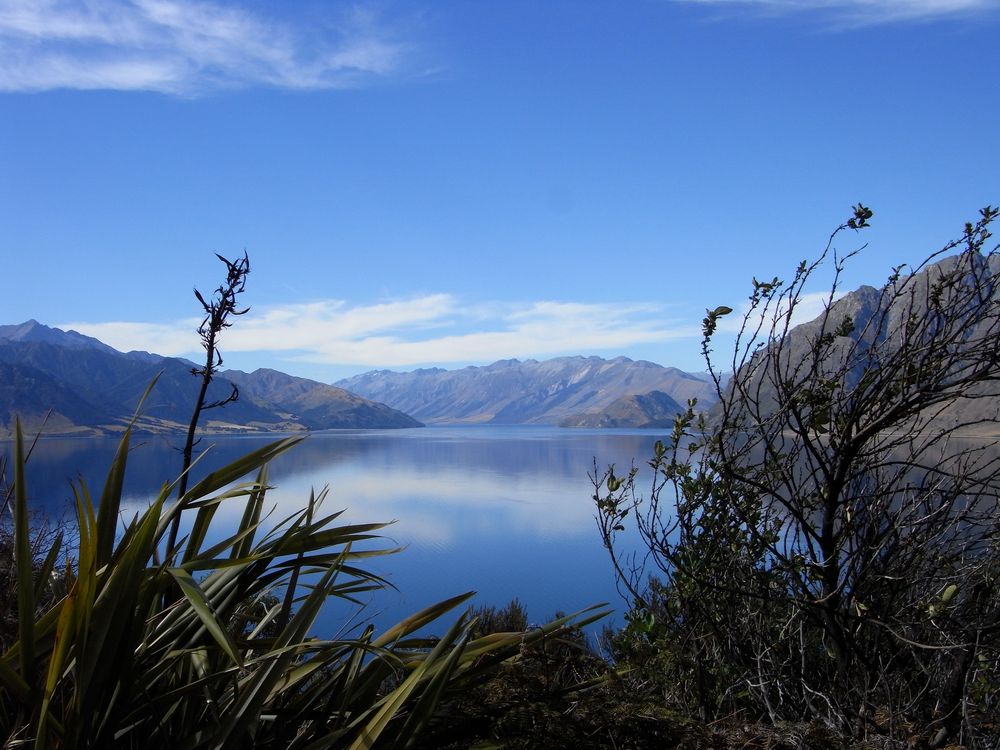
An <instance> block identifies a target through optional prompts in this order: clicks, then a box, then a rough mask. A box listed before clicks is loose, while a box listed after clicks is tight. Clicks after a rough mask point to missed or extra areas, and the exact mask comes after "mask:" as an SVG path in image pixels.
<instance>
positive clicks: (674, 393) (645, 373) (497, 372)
mask: <svg viewBox="0 0 1000 750" xmlns="http://www.w3.org/2000/svg"><path fill="white" fill-rule="evenodd" d="M335 385H338V386H340V387H341V388H346V389H347V390H349V391H352V392H353V393H358V394H360V395H362V396H364V397H365V398H370V399H372V400H373V401H378V402H381V403H384V404H388V405H389V406H391V407H393V408H395V409H399V410H401V411H403V412H406V413H407V414H411V415H412V416H413V417H415V418H416V419H420V420H422V421H425V422H438V423H449V422H451V423H474V424H479V423H484V422H492V423H495V424H558V423H559V422H561V421H562V420H564V419H566V418H567V417H572V416H576V415H579V414H581V413H591V412H597V411H600V410H602V409H604V408H606V407H608V406H610V405H611V404H612V403H613V402H614V401H615V400H616V399H619V398H622V397H625V396H629V397H632V396H641V395H643V394H647V393H649V392H650V391H656V390H658V391H663V392H664V393H665V394H667V395H669V396H670V397H671V398H673V399H675V400H676V401H677V402H680V403H686V402H687V400H688V399H689V398H697V399H698V400H699V402H701V403H704V404H706V405H708V404H710V403H711V402H712V401H713V400H714V399H713V395H714V392H715V391H714V384H710V383H706V382H705V381H704V380H703V379H701V378H698V377H696V376H693V375H689V374H688V373H684V372H682V371H680V370H677V369H676V368H672V367H671V368H667V367H662V366H660V365H656V364H653V363H651V362H641V363H639V362H634V361H632V360H631V359H629V358H628V357H615V358H614V359H603V358H601V357H597V356H583V355H577V356H567V357H556V358H554V359H547V360H543V361H541V362H539V361H537V360H534V359H526V360H523V361H521V360H517V359H504V360H500V361H498V362H494V363H492V364H489V365H485V366H469V367H463V368H461V369H457V370H442V369H439V368H435V369H434V370H414V371H411V372H392V371H388V370H373V371H370V372H366V373H362V374H360V375H355V376H354V377H351V378H345V379H343V380H339V381H337V383H335Z"/></svg>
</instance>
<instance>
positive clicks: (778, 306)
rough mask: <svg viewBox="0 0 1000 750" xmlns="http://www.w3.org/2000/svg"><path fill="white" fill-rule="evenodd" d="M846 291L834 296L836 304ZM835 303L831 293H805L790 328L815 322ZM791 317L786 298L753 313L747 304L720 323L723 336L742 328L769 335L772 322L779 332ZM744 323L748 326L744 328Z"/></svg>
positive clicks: (798, 304)
mask: <svg viewBox="0 0 1000 750" xmlns="http://www.w3.org/2000/svg"><path fill="white" fill-rule="evenodd" d="M844 294H845V292H838V293H836V294H835V295H834V296H833V301H836V300H838V299H840V298H841V297H843V296H844ZM830 301H831V299H830V293H829V292H803V293H802V294H801V295H800V296H799V298H798V300H797V301H796V303H795V308H794V309H793V310H792V315H791V319H790V320H789V325H790V326H791V327H793V328H794V327H795V326H798V325H802V324H803V323H808V322H809V321H810V320H815V319H816V318H818V317H819V316H820V315H822V314H823V312H824V311H825V310H826V307H827V304H829V302H830ZM786 317H788V301H787V299H786V298H785V297H781V298H780V299H777V300H775V301H774V302H772V303H771V304H768V305H761V306H760V307H758V308H757V309H756V310H754V311H752V312H751V310H750V303H749V302H745V303H743V305H742V306H741V307H740V309H739V310H736V311H734V312H732V313H730V314H729V315H726V316H725V317H723V318H721V319H720V320H719V327H718V331H719V332H720V333H729V334H735V333H739V331H740V329H741V328H742V329H743V330H744V331H745V332H748V333H749V332H752V331H755V330H757V329H758V327H759V328H760V330H761V331H763V332H764V334H766V333H767V332H768V331H770V330H771V325H772V322H777V323H778V326H777V330H779V331H780V330H782V329H783V328H784V321H785V318H786ZM744 322H745V323H746V325H745V326H744Z"/></svg>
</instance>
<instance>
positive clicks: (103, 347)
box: [0, 318, 121, 355]
mask: <svg viewBox="0 0 1000 750" xmlns="http://www.w3.org/2000/svg"><path fill="white" fill-rule="evenodd" d="M0 340H4V341H26V342H27V341H40V342H42V343H45V344H51V345H52V346H61V347H63V348H65V349H96V350H98V351H102V352H105V353H108V354H110V353H112V352H113V353H115V354H118V355H121V352H119V351H118V350H117V349H114V348H112V347H110V346H108V345H107V344H105V343H104V342H103V341H99V340H97V339H95V338H93V337H92V336H85V335H83V334H82V333H79V332H77V331H73V330H69V331H64V330H62V329H61V328H53V327H51V326H47V325H44V324H42V323H39V322H38V321H37V320H35V319H34V318H31V319H30V320H26V321H25V322H23V323H18V324H16V325H0Z"/></svg>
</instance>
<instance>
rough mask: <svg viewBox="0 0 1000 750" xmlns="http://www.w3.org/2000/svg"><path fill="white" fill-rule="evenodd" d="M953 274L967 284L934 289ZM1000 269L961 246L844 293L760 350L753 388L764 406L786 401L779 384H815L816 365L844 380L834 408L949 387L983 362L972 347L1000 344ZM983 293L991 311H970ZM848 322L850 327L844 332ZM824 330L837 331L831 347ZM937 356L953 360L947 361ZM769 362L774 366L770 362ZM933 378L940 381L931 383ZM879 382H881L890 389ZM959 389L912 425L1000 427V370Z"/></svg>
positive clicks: (965, 429)
mask: <svg viewBox="0 0 1000 750" xmlns="http://www.w3.org/2000/svg"><path fill="white" fill-rule="evenodd" d="M952 276H955V277H956V278H958V279H959V280H960V281H959V283H956V284H955V285H954V286H953V287H945V289H946V290H945V291H939V292H935V287H937V286H938V285H939V284H941V282H942V279H947V278H950V277H952ZM998 278H1000V256H997V255H991V256H984V255H980V254H974V255H972V256H968V255H966V254H962V255H955V256H951V257H947V258H944V259H942V260H940V261H938V262H936V263H933V264H930V265H928V266H926V267H924V268H923V269H922V270H920V271H919V272H917V273H914V274H912V275H910V276H905V275H904V276H902V277H901V278H899V279H898V280H896V281H895V282H892V283H889V284H887V285H886V286H884V287H882V288H875V287H871V286H862V287H859V288H858V289H856V290H855V291H853V292H850V293H848V294H846V295H844V296H843V297H841V298H840V299H838V300H837V301H835V302H834V303H833V304H832V305H831V307H830V310H829V314H828V315H827V316H826V317H825V318H824V316H823V315H820V316H819V317H817V318H816V319H815V320H812V321H809V322H807V323H803V324H801V325H798V326H796V327H794V328H792V329H791V330H789V331H788V332H787V334H785V335H784V336H783V337H779V338H777V339H776V340H775V341H774V342H772V343H771V344H770V345H769V347H768V349H766V350H762V351H760V352H759V353H758V354H756V355H755V356H754V357H752V358H751V359H750V360H749V362H748V363H746V364H745V365H744V368H745V370H744V371H743V373H742V374H741V377H742V378H743V379H744V381H745V384H744V388H745V390H746V391H747V392H749V393H752V394H753V395H754V398H755V399H756V402H757V403H756V405H755V408H756V409H757V411H759V413H760V414H762V415H768V414H770V413H772V412H773V411H775V410H776V409H777V408H780V407H778V406H777V404H778V402H779V401H780V399H781V398H786V399H787V397H788V395H789V394H788V393H787V392H782V389H778V388H777V387H776V383H782V382H786V381H787V382H792V383H799V382H802V383H812V384H813V385H815V384H816V382H818V379H817V378H813V379H812V380H810V379H809V378H808V374H809V373H811V372H814V373H817V374H818V378H822V377H827V378H831V379H836V380H837V383H838V387H836V388H833V389H832V390H831V391H830V393H831V397H832V398H833V405H834V407H835V408H837V409H840V410H842V411H846V410H848V409H849V408H850V404H851V402H852V399H854V398H862V399H867V403H868V404H869V405H870V406H871V407H872V408H881V409H883V410H885V409H888V408H890V406H891V405H892V404H895V403H897V401H899V400H900V399H903V398H904V397H905V398H906V399H912V398H915V396H914V394H915V393H916V392H918V391H921V390H927V389H928V388H930V387H931V386H933V387H935V388H942V386H943V384H946V383H949V382H953V381H957V380H959V379H960V378H962V377H964V375H965V374H966V373H967V372H968V371H969V370H971V369H973V368H974V367H975V366H977V365H974V363H973V360H971V359H969V358H968V357H966V355H965V354H963V352H972V351H974V352H977V353H978V354H977V355H976V356H978V357H980V361H979V366H981V365H982V364H983V360H982V358H983V357H984V356H985V357H988V356H990V352H991V347H992V349H993V350H996V349H1000V347H997V346H996V342H997V341H998V340H1000V284H998V282H997V279H998ZM947 289H950V291H947ZM980 297H981V299H982V300H984V301H985V306H984V307H982V310H985V311H986V312H985V313H982V314H980V315H978V317H973V318H970V317H969V315H970V310H971V309H972V308H974V307H978V306H979V305H978V304H974V302H975V301H976V300H978V299H979V298H980ZM935 298H936V299H935ZM841 327H844V332H842V333H841V332H838V329H839V328H841ZM942 330H948V331H949V333H948V334H947V336H948V341H949V343H948V345H947V347H945V348H941V346H942V345H941V341H943V340H944V339H943V338H942V339H941V340H940V341H937V343H935V341H936V336H937V333H936V332H937V331H942ZM823 338H828V339H829V340H830V342H829V343H828V344H827V345H825V346H824V345H823V344H822V343H821V342H822V339H823ZM904 347H905V348H904ZM904 354H905V355H906V356H905V357H904ZM992 356H997V355H996V354H993V355H992ZM936 360H940V361H941V362H944V361H947V362H949V363H950V364H949V365H948V366H947V367H943V366H942V365H940V364H936ZM765 361H766V362H767V367H764V366H763V365H762V364H761V363H762V362H765ZM929 378H930V379H933V381H934V382H933V383H931V382H930V381H928V383H927V384H925V385H922V382H923V380H926V379H929ZM876 379H877V380H876ZM866 380H867V381H868V382H867V384H866V382H865V381H866ZM875 382H878V383H881V386H879V388H881V390H877V389H876V386H874V385H873V383H875ZM892 389H895V391H893V390H892ZM785 390H787V389H785ZM959 390H960V391H961V392H960V395H956V396H955V397H954V398H951V399H948V403H943V402H942V403H934V404H932V405H931V406H930V407H928V409H926V410H925V411H924V412H923V413H922V414H921V415H920V416H919V417H917V418H915V419H914V420H913V421H912V424H911V428H912V429H914V430H918V431H919V430H927V429H934V430H945V429H958V434H959V435H980V434H982V435H995V434H996V433H997V429H998V423H1000V383H998V382H997V380H996V378H995V376H993V375H990V376H989V377H984V378H983V379H982V380H981V381H980V382H977V383H976V384H974V385H972V386H970V387H968V388H963V389H953V392H954V393H959ZM855 394H860V395H855ZM806 395H809V394H806Z"/></svg>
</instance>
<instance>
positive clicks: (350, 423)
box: [222, 369, 423, 430]
mask: <svg viewBox="0 0 1000 750" xmlns="http://www.w3.org/2000/svg"><path fill="white" fill-rule="evenodd" d="M222 376H223V377H224V378H226V379H227V380H229V381H231V382H233V383H235V384H236V386H237V387H238V388H239V389H240V394H241V395H243V396H247V397H249V398H251V399H253V400H255V401H259V402H263V403H268V404H272V405H274V406H276V407H278V408H280V409H282V410H284V411H287V412H289V413H291V414H294V415H295V416H296V418H297V420H298V421H299V422H300V423H302V424H303V425H304V426H306V427H308V428H309V429H313V430H323V429H333V428H342V427H350V428H362V427H364V428H377V427H422V426H423V425H422V424H421V423H420V422H418V421H417V420H415V419H413V418H412V417H410V416H408V415H406V414H404V413H403V412H401V411H397V410H396V409H391V408H389V407H388V406H386V405H385V404H379V403H375V402H374V401H369V400H368V399H365V398H361V396H356V395H354V394H353V393H348V392H347V391H345V390H344V389H343V388H338V387H336V386H333V385H326V384H325V383H317V382H316V381H314V380H307V379H306V378H297V377H293V376H292V375H286V374H285V373H283V372H278V371H277V370H268V369H260V370H255V371H254V372H251V373H246V372H240V371H239V370H226V371H225V372H224V373H222Z"/></svg>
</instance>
